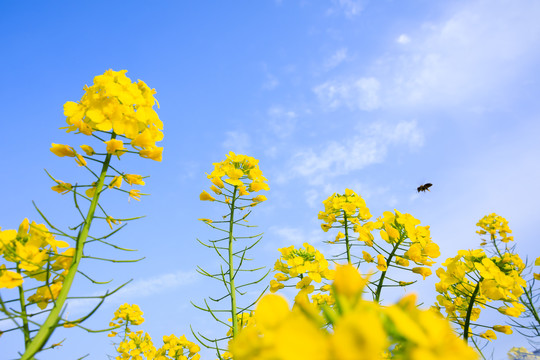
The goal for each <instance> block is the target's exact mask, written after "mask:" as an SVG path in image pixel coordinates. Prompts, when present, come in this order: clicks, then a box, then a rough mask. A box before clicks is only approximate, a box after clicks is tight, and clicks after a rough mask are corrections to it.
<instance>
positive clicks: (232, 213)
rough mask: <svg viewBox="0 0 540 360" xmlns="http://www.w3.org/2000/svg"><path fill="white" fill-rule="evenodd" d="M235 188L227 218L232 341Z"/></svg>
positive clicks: (236, 328)
mask: <svg viewBox="0 0 540 360" xmlns="http://www.w3.org/2000/svg"><path fill="white" fill-rule="evenodd" d="M236 191H237V187H236V186H235V187H234V191H233V194H232V201H231V207H230V208H231V216H230V218H229V284H230V286H231V287H230V290H231V319H232V327H233V339H234V338H236V335H238V324H237V322H236V288H235V287H234V266H233V253H234V252H233V240H234V238H233V227H234V203H235V202H236Z"/></svg>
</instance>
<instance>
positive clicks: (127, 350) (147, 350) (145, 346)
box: [116, 330, 157, 360]
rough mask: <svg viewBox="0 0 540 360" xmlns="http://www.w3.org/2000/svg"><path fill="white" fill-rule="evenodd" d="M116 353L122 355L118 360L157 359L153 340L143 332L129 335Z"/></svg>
mask: <svg viewBox="0 0 540 360" xmlns="http://www.w3.org/2000/svg"><path fill="white" fill-rule="evenodd" d="M116 351H117V352H118V353H119V354H120V356H117V357H116V360H128V359H129V360H146V359H156V353H157V351H156V348H155V346H154V344H153V343H152V338H151V337H150V335H148V334H147V333H143V331H142V330H139V331H136V332H129V333H127V334H126V338H125V340H124V341H122V342H120V344H119V345H118V348H117V349H116Z"/></svg>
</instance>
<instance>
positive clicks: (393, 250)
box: [375, 234, 405, 302]
mask: <svg viewBox="0 0 540 360" xmlns="http://www.w3.org/2000/svg"><path fill="white" fill-rule="evenodd" d="M403 240H405V234H401V236H400V239H399V241H398V242H397V243H396V245H394V248H393V249H392V252H391V253H390V255H388V259H386V266H387V267H388V266H389V265H390V262H391V261H392V258H393V257H394V254H395V253H396V251H397V249H398V248H399V245H400V244H401V243H402V242H403ZM386 271H387V270H385V271H383V272H382V274H381V278H380V279H379V284H378V285H377V291H376V292H375V301H376V302H379V300H380V298H381V291H382V288H383V281H384V278H385V277H386Z"/></svg>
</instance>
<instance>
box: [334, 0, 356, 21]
mask: <svg viewBox="0 0 540 360" xmlns="http://www.w3.org/2000/svg"><path fill="white" fill-rule="evenodd" d="M332 2H333V3H334V7H332V8H330V9H329V10H328V13H329V14H332V13H335V12H337V11H340V12H343V13H344V14H345V16H347V17H353V16H356V15H359V14H360V13H361V12H362V1H359V0H333V1H332Z"/></svg>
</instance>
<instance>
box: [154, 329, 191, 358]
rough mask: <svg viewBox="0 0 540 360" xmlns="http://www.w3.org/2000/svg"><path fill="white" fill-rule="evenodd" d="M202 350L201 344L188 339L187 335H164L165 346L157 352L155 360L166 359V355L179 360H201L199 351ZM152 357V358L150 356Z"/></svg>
mask: <svg viewBox="0 0 540 360" xmlns="http://www.w3.org/2000/svg"><path fill="white" fill-rule="evenodd" d="M199 351H201V348H200V347H199V345H197V344H195V343H193V342H191V341H189V340H187V339H186V336H185V335H182V336H180V337H179V338H178V337H176V335H174V334H171V335H170V336H163V346H162V347H161V349H159V350H158V351H157V353H156V357H155V358H153V359H155V360H165V359H167V358H166V357H165V356H169V358H172V359H179V360H188V359H191V360H199V359H200V358H201V355H200V354H198V352H199ZM149 359H150V358H149Z"/></svg>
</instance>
